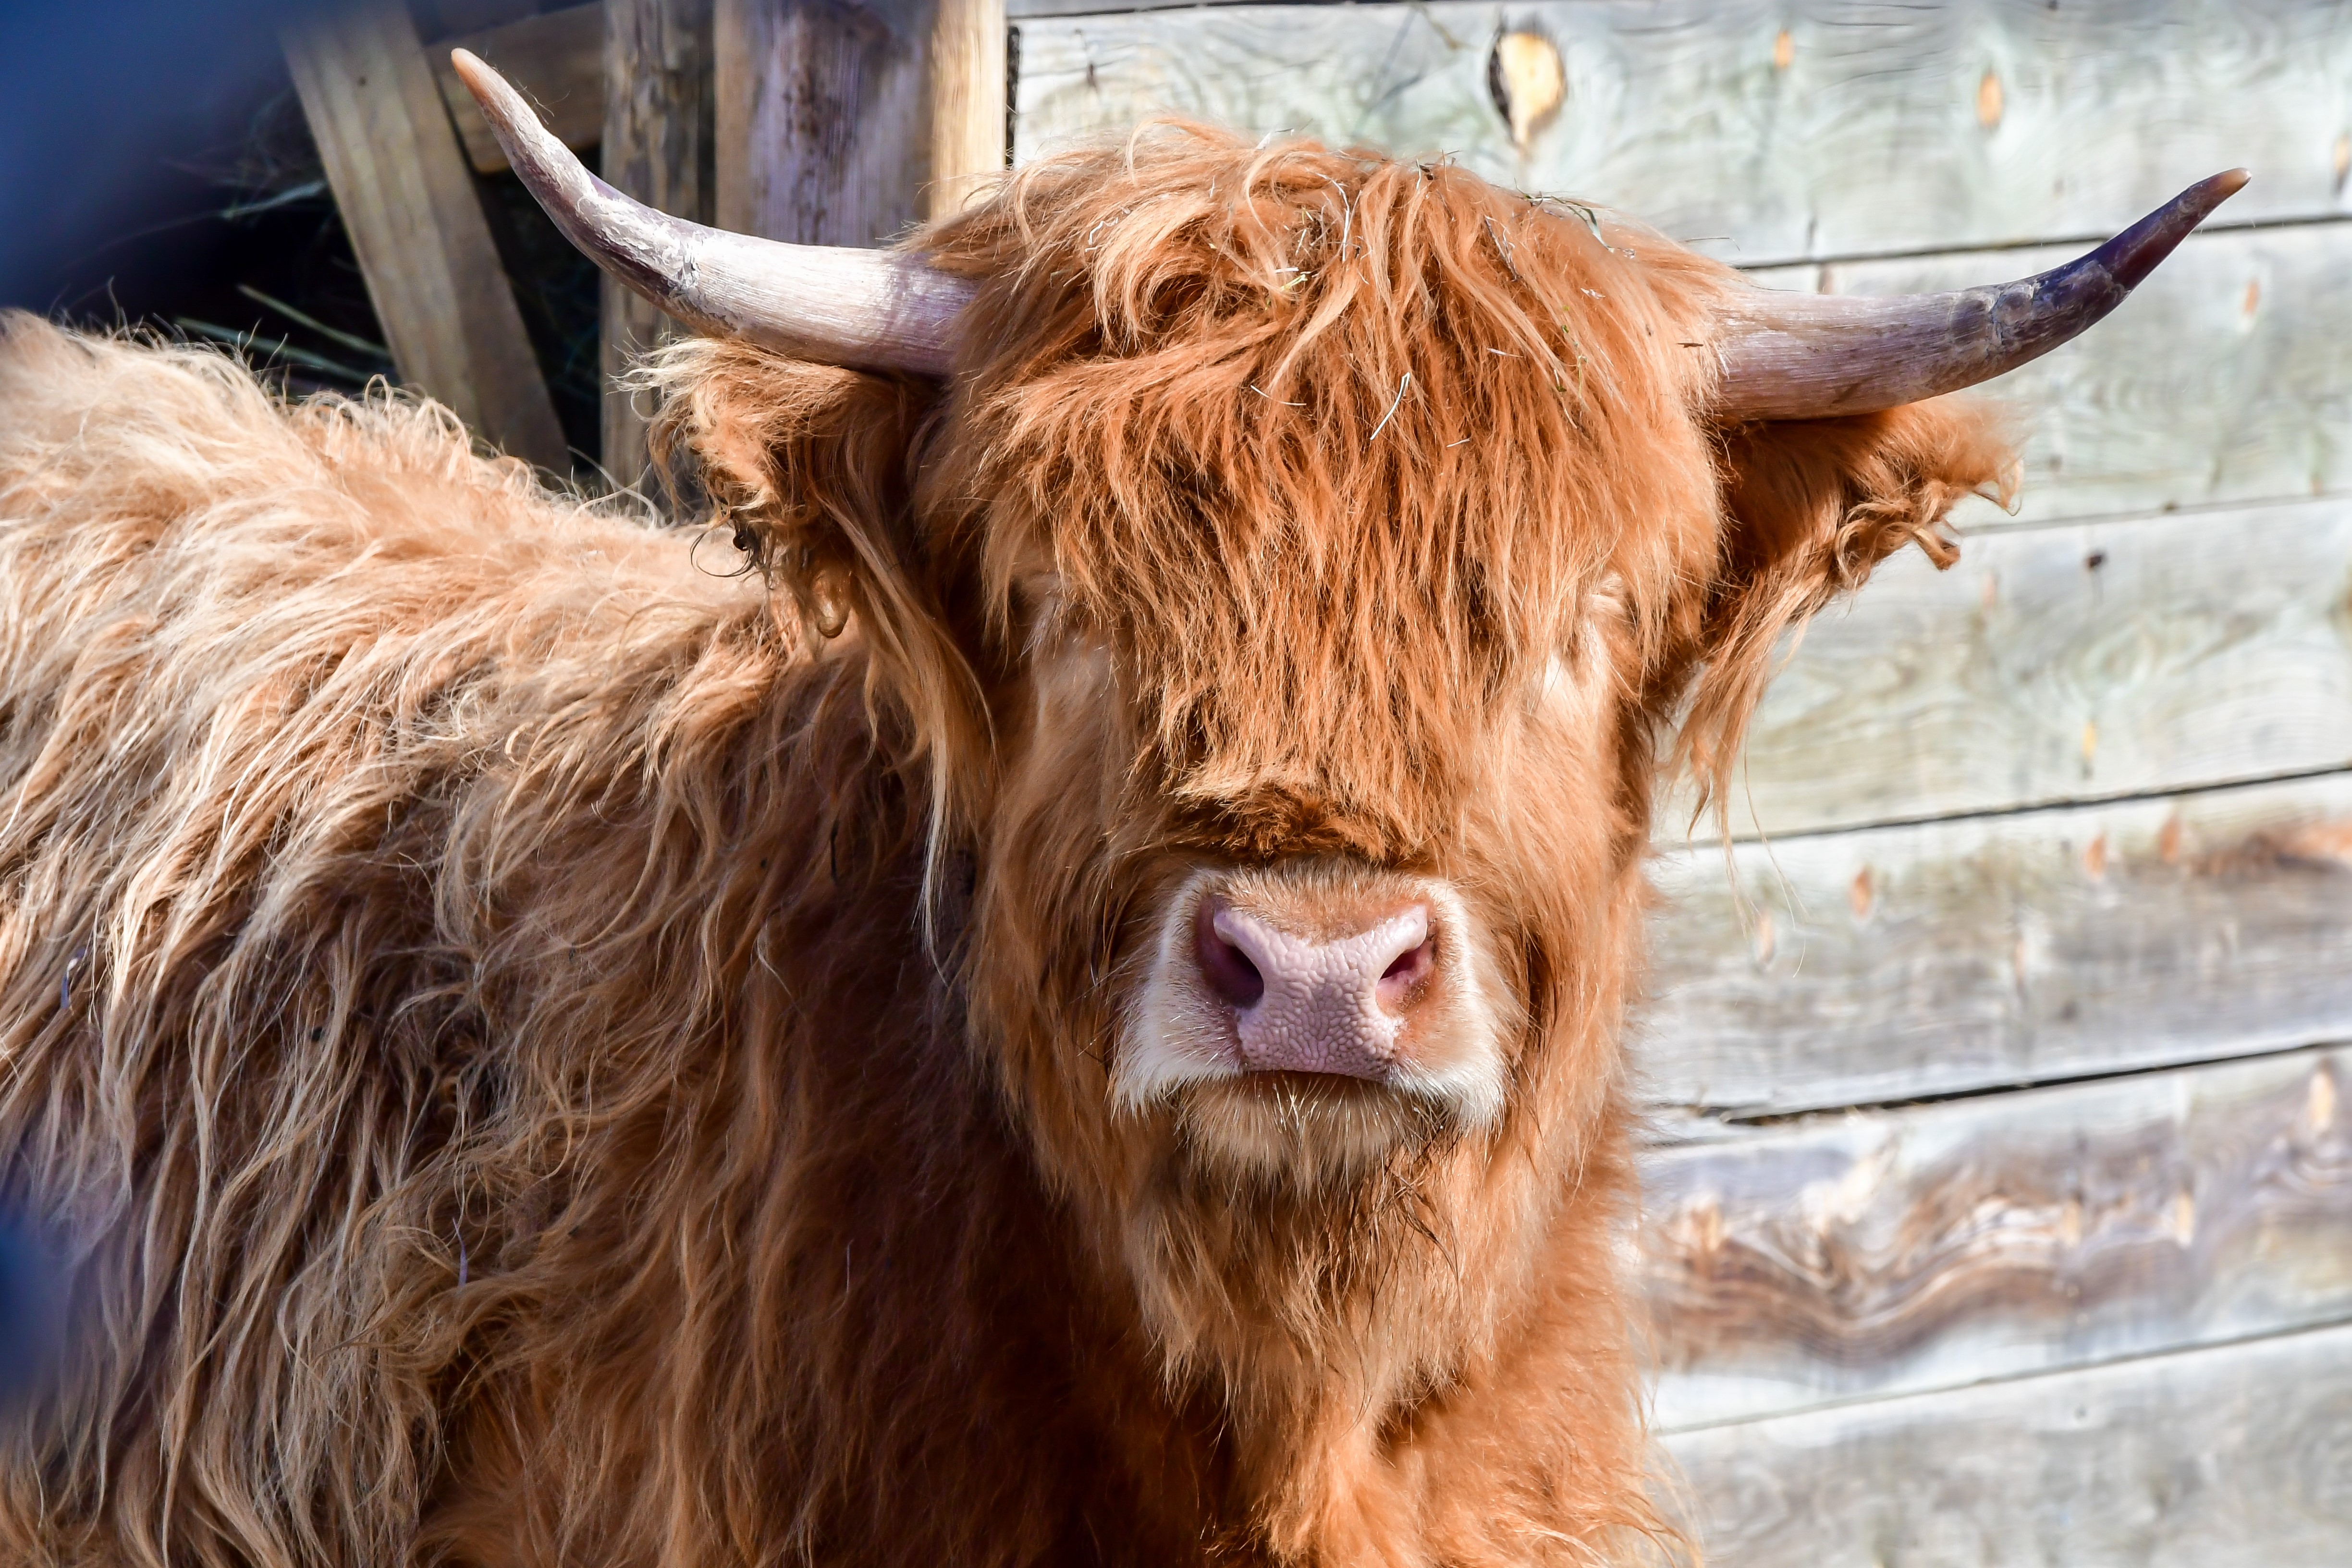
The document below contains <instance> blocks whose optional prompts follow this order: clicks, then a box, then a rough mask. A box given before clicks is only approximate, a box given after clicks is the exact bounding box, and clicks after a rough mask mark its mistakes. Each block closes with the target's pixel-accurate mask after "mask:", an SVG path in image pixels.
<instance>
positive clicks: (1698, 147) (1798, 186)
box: [1015, 0, 2352, 262]
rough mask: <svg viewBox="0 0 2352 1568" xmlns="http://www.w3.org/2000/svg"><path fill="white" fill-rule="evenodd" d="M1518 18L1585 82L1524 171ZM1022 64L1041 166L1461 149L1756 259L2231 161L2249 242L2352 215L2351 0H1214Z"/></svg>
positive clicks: (1935, 232) (2016, 233)
mask: <svg viewBox="0 0 2352 1568" xmlns="http://www.w3.org/2000/svg"><path fill="white" fill-rule="evenodd" d="M1095 9H1097V10H1099V11H1112V10H1116V9H1117V7H1114V6H1109V5H1100V6H1097V7H1095ZM1505 16H1507V18H1508V20H1509V22H1510V25H1511V26H1514V27H1533V28H1535V29H1537V30H1539V31H1542V32H1544V33H1546V34H1548V35H1549V37H1551V38H1552V39H1554V40H1556V41H1557V43H1558V45H1559V49H1560V54H1561V58H1562V63H1563V68H1564V72H1565V77H1566V85H1567V100H1566V103H1565V106H1564V108H1563V110H1562V111H1561V112H1560V113H1559V117H1558V118H1557V120H1556V121H1553V122H1552V124H1551V125H1550V126H1549V128H1548V129H1545V130H1543V131H1542V132H1539V133H1538V134H1537V135H1536V136H1535V137H1534V138H1533V139H1532V141H1531V142H1530V144H1529V146H1528V150H1527V153H1526V154H1525V155H1524V156H1522V154H1521V153H1520V152H1519V150H1518V149H1517V147H1515V146H1514V145H1513V143H1512V141H1511V138H1510V136H1509V133H1508V132H1507V128H1506V127H1505V124H1504V121H1503V118H1502V116H1501V115H1500V114H1499V113H1498V112H1497V110H1496V107H1495V104H1494V102H1493V101H1492V100H1491V99H1490V97H1489V94H1488V90H1487V58H1488V54H1489V51H1490V49H1491V48H1492V47H1493V43H1494V39H1495V37H1496V27H1497V26H1498V22H1499V21H1500V20H1501V19H1502V18H1504V17H1505ZM1021 65H1022V70H1021V81H1020V84H1019V88H1018V98H1017V102H1018V107H1019V118H1018V121H1017V127H1016V138H1015V147H1016V152H1017V154H1018V156H1019V157H1021V158H1023V159H1026V158H1029V157H1032V156H1034V155H1035V154H1036V153H1038V152H1040V151H1041V150H1045V149H1049V148H1051V147H1053V146H1054V145H1055V144H1058V143H1063V142H1068V141H1070V140H1072V139H1074V138H1080V137H1089V136H1098V135H1101V134H1104V133H1106V132H1125V131H1126V130H1127V129H1128V128H1129V126H1131V125H1132V124H1133V123H1134V122H1135V121H1138V120H1140V119H1142V118H1145V117H1146V116H1149V115H1151V114H1155V113H1167V112H1176V113H1181V114H1186V115H1191V116H1193V117H1196V118H1201V119H1207V120H1213V121H1223V122H1226V123H1230V124H1233V125H1234V126H1237V127H1240V128H1242V129H1244V130H1248V131H1251V132H1265V131H1273V130H1278V129H1290V130H1297V131H1301V132H1309V133H1313V134H1317V135H1320V136H1322V137H1325V138H1327V139H1330V140H1335V141H1339V142H1360V143H1369V144H1373V145H1378V146H1381V147H1384V148H1386V149H1388V150H1389V151H1391V152H1393V153H1400V154H1423V153H1442V152H1452V153H1455V154H1456V155H1457V156H1458V157H1459V158H1460V159H1461V160H1462V162H1464V163H1466V164H1467V165H1469V166H1470V167H1473V168H1475V169H1476V170H1478V171H1479V172H1480V173H1481V174H1486V175H1487V176H1489V177H1490V178H1494V179H1496V180H1500V181H1503V182H1505V183H1507V184H1516V185H1520V186H1524V187H1526V188H1528V189H1531V190H1543V191H1551V192H1556V193H1563V194H1573V195H1576V196H1578V197H1580V198H1581V199H1585V200H1591V201H1598V202H1601V203H1604V204H1606V205H1612V206H1618V207H1622V209H1624V210H1625V211H1628V212H1631V213H1635V214H1638V215H1640V216H1643V217H1644V218H1646V219H1648V220H1649V221H1651V222H1653V223H1654V224H1657V225H1658V226H1661V227H1662V228H1664V230H1665V231H1666V232H1667V233H1669V234H1671V235H1674V236H1675V237H1678V238H1683V239H1687V240H1691V241H1694V242H1696V243H1699V244H1701V245H1702V246H1703V247H1706V248H1709V249H1713V250H1715V251H1717V253H1718V254H1722V255H1725V256H1727V257H1728V258H1732V259H1735V260H1740V261H1744V262H1767V261H1773V260H1780V259H1788V258H1827V257H1843V256H1855V255H1873V254H1888V253H1893V252H1900V251H1917V250H1937V249H1944V248H1948V247H1961V246H1980V245H1997V244H2019V243H2029V242H2032V241H2035V240H2041V239H2048V238H2054V237H2060V236H2082V235H2090V234H2096V233H2105V232H2107V231H2109V230H2112V229H2114V228H2116V227H2118V226H2121V225H2123V224H2125V223H2127V222H2129V221H2130V220H2131V219H2132V218H2134V217H2136V216H2138V215H2139V214H2140V213H2143V212H2145V211H2147V209H2148V208H2150V207H2152V206H2154V205H2156V204H2157V203H2158V202H2159V201H2161V200H2163V199H2164V198H2165V197H2167V196H2168V195H2171V194H2172V193H2173V192H2174V191H2176V190H2178V189H2179V187H2181V186H2182V185H2184V184H2188V183H2189V181H2190V180H2193V179H2197V178H2200V177H2201V176H2203V175H2205V174H2211V173H2212V172H2214V171H2215V170H2217V169H2224V168H2228V167H2231V166H2232V165H2234V164H2246V165H2250V166H2252V168H2253V169H2254V170H2255V171H2256V174H2257V178H2256V181H2255V183H2254V184H2253V185H2252V187H2251V188H2250V189H2249V190H2248V191H2246V192H2245V193H2244V194H2243V195H2241V196H2240V197H2239V198H2238V200H2237V202H2236V203H2234V204H2233V205H2232V206H2231V209H2230V212H2229V216H2230V219H2231V221H2232V222H2238V223H2244V222H2250V221H2252V220H2255V219H2258V218H2263V219H2271V218H2283V217H2295V218H2305V217H2312V216H2323V215H2331V216H2332V215H2343V214H2347V213H2352V198H2347V191H2346V179H2345V169H2344V166H2343V164H2342V163H2340V162H2339V160H2338V149H2339V143H2338V141H2337V138H2338V137H2339V136H2340V135H2342V134H2343V133H2344V132H2345V131H2346V129H2347V124H2352V5H2347V4H2344V3H2342V0H2255V3H2252V4H2241V3H2238V0H2068V4H2066V5H2063V6H2055V5H2050V4H2049V3H2048V0H1954V3H1952V4H1948V5H1892V4H1885V3H1884V0H1797V3H1794V4H1790V3H1789V0H1547V3H1540V4H1534V5H1514V6H1511V7H1508V8H1507V10H1505V11H1497V10H1496V8H1495V7H1494V6H1492V5H1486V4H1484V3H1483V0H1439V3H1435V4H1428V5H1420V4H1416V5H1328V6H1326V5H1303V6H1302V5H1288V6H1276V5H1267V6H1255V5H1252V6H1215V7H1211V8H1203V9H1194V10H1185V11H1157V10H1155V11H1149V12H1143V13H1140V14H1135V15H1129V16H1109V15H1097V16H1064V17H1052V18H1045V17H1032V18H1029V19H1025V20H1024V21H1023V22H1022V24H1021Z"/></svg>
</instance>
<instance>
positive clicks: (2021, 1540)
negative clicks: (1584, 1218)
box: [1665, 1327, 2352, 1568]
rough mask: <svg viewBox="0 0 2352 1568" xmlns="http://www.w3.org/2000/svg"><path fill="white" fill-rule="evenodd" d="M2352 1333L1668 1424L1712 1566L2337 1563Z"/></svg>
mask: <svg viewBox="0 0 2352 1568" xmlns="http://www.w3.org/2000/svg"><path fill="white" fill-rule="evenodd" d="M2347 1445H2352V1327H2339V1328H2330V1329H2320V1330H2314V1331H2310V1332H2306V1333H2299V1334H2286V1335H2282V1336H2280V1337H2278V1338H2276V1339H2264V1340H2253V1341H2249V1342H2244V1343H2241V1344H2232V1345H2222V1346H2218V1347H2215V1348H2213V1349H2210V1350H2200V1351H2190V1352H2184V1353H2181V1354H2179V1355H2169V1356H2160V1357H2156V1358H2153V1359H2148V1360H2132V1361H2124V1362H2118V1363H2113V1364H2111V1365H2106V1366H2099V1367H2092V1368H2088V1369H2085V1370H2084V1371H2080V1372H2072V1373H2060V1374H2053V1375H2052V1376H2047V1377H2029V1378H2021V1379H2017V1380H2015V1381H2010V1382H1996V1383H1988V1384H1982V1385H1980V1386H1978V1387H1975V1388H1965V1389H1955V1390H1953V1391H1951V1392H1949V1393H1942V1394H1920V1395H1916V1396H1914V1397H1911V1398H1908V1399H1892V1400H1872V1401H1865V1402H1864V1403H1862V1404H1859V1405H1843V1406H1835V1407H1832V1408H1830V1409H1826V1410H1815V1411H1808V1412H1806V1413H1805V1414H1803V1415H1786V1416H1780V1417H1777V1418H1774V1419H1771V1420H1765V1421H1749V1422H1740V1423H1738V1424H1735V1425H1729V1426H1714V1427H1709V1428H1707V1429H1706V1430H1704V1431H1698V1432H1691V1433H1686V1434H1685V1435H1683V1436H1678V1437H1675V1438H1672V1439H1670V1440H1669V1441H1668V1442H1667V1444H1666V1446H1665V1447H1666V1451H1667V1453H1668V1455H1669V1456H1670V1457H1671V1458H1672V1459H1673V1460H1674V1461H1675V1464H1676V1465H1677V1466H1678V1467H1679V1468H1680V1470H1681V1472H1682V1476H1683V1482H1684V1484H1683V1486H1682V1488H1681V1491H1682V1493H1683V1495H1684V1497H1685V1499H1686V1500H1687V1502H1688V1504H1689V1506H1690V1510H1691V1512H1692V1513H1693V1514H1694V1515H1695V1516H1696V1518H1695V1523H1696V1527H1697V1531H1696V1532H1697V1535H1698V1538H1699V1542H1700V1543H1701V1544H1702V1545H1703V1546H1704V1547H1705V1549H1706V1558H1707V1561H1708V1562H1710V1563H1720V1564H1723V1565H1724V1568H1946V1565H1948V1564H1952V1563H1987V1564H1991V1563H2000V1564H2020V1565H2022V1564H2027V1563H2067V1564H2072V1565H2079V1568H2126V1565H2128V1568H2333V1565H2334V1564H2337V1563H2342V1562H2343V1561H2344V1560H2345V1543H2346V1542H2347V1541H2352V1452H2347Z"/></svg>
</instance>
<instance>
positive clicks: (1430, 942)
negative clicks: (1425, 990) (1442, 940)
mask: <svg viewBox="0 0 2352 1568" xmlns="http://www.w3.org/2000/svg"><path fill="white" fill-rule="evenodd" d="M1436 967H1437V938H1436V937H1435V936H1427V937H1423V939H1422V940H1421V941H1420V942H1418V943H1417V944H1415V945H1414V946H1412V947H1409V948H1406V949H1405V950H1404V951H1403V952H1400V953H1398V954H1397V955H1396V957H1395V958H1394V959H1393V960H1391V962H1390V963H1389V966H1388V967H1387V968H1386V969H1384V970H1382V971H1381V981H1380V996H1381V1005H1384V1006H1388V1007H1396V1006H1400V1005H1402V1004H1403V1003H1405V1002H1407V1001H1409V1000H1411V998H1412V994H1413V992H1414V991H1416V990H1418V989H1419V988H1420V985H1421V983H1422V982H1423V981H1424V980H1426V979H1428V978H1429V975H1430V972H1431V971H1432V970H1434V969H1435V968H1436Z"/></svg>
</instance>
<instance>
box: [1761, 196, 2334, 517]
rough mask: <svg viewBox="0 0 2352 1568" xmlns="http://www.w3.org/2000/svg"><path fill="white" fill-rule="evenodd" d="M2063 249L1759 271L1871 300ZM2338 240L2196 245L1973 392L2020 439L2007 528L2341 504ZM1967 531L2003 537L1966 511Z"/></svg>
mask: <svg viewBox="0 0 2352 1568" xmlns="http://www.w3.org/2000/svg"><path fill="white" fill-rule="evenodd" d="M2080 253H2081V252H2080V248H2079V247H2074V246H2042V247H2032V248H2028V249H2023V250H2012V251H1994V252H1988V253H1979V254H1976V255H1969V256H1948V257H1934V258H1917V259H1910V260H1900V261H1874V262H1864V263H1853V264H1848V265H1843V266H1832V267H1802V268H1772V269H1768V270H1759V273H1758V274H1757V279H1758V281H1759V282H1763V283H1768V284H1770V285H1772V286H1774V287H1780V288H1794V289H1825V290H1827V291H1831V292H1836V293H1858V294H1886V293H1905V292H1915V291H1920V290H1930V289H1958V288H1968V287H1971V286H1973V285H1976V284H1979V283H1987V282H1994V281H1999V280H2000V279H2008V278H2017V277H2022V276H2025V275H2027V274H2029V273H2032V272H2035V271H2038V270H2040V269H2042V268H2047V267H2053V266H2055V265H2057V264H2058V263H2059V262H2061V261H2063V260H2066V259H2068V258H2072V257H2074V256H2076V255H2079V254H2080ZM2347 341H2352V224H2339V223H2324V224H2307V225H2303V226H2296V227H2290V228H2279V229H2266V230H2252V231H2247V230H2240V231H2234V232H2224V233H2220V234H2210V235H2200V236H2198V237H2195V238H2192V239H2191V240H2189V243H2188V244H2186V245H2185V246H2183V247H2181V248H2180V249H2179V251H2178V252H2176V253H2175V254H2174V255H2173V257H2172V258H2171V259H2170V260H2168V261H2167V262H2166V263H2165V264H2164V265H2163V266H2162V267H2160V268H2158V269H2157V271H2156V273H2155V275H2154V276H2153V277H2151V278H2149V279H2148V280H2147V282H2145V283H2143V284H2142V285H2141V286H2140V288H2139V290H2138V292H2137V294H2136V295H2134V297H2133V298H2132V299H2131V300H2129V301H2127V302H2126V304H2125V305H2124V306H2123V308H2122V309H2121V310H2117V311H2116V313H2115V315H2114V316H2112V317H2110V318H2109V319H2108V320H2107V321H2104V322H2102V323H2101V324H2100V325H2099V326H2098V327H2096V328H2095V329H2094V330H2093V331H2090V332H2088V333H2085V334H2084V336H2083V337H2082V338H2081V339H2079V340H2077V341H2076V342H2074V343H2071V344H2069V345H2068V346H2066V347H2065V348H2063V349H2061V350H2059V351H2058V352H2057V353H2053V354H2051V355H2049V356H2047V357H2045V358H2043V359H2041V360H2037V361H2036V362H2034V363H2032V364H2030V365H2028V366H2026V367H2025V368H2024V369H2023V370H2021V371H2018V372H2016V373H2015V374H2011V375H2008V376H2004V377H2002V378H2001V379H2000V380H1998V381H1996V382H1993V383H1991V384H1990V385H1988V386H1987V387H1986V388H1985V391H1984V394H1983V395H1988V396H1990V397H1991V398H1993V399H1994V400H1995V401H1997V402H1999V403H2001V404H2003V405H2006V406H2008V407H2010V408H2011V409H2014V410H2015V411H2016V413H2017V416H2018V422H2019V425H2020V427H2021V430H2022V432H2023V433H2024V435H2025V444H2024V458H2025V463H2026V468H2025V489H2024V496H2023V500H2022V504H2021V507H2020V510H2019V515H2020V517H2021V518H2022V519H2025V520H2028V521H2046V520H2055V519H2059V518H2068V517H2090V516H2100V515H2118V514H2124V513H2129V512H2153V511H2159V510H2166V509H2168V508H2179V507H2191V506H2210V505H2215V504H2222V503H2228V502H2233V501H2251V500H2270V499H2275V498H2283V497H2288V496H2296V497H2302V496H2311V495H2315V494H2320V493H2327V492H2341V491H2346V490H2352V361H2347V358H2346V356H2345V354H2344V353H2343V352H2342V349H2341V345H2342V344H2343V343H2344V342H2347ZM1959 516H1960V517H1961V519H1962V521H1964V523H1968V524H1971V525H1976V524H1989V523H1993V522H1997V521H2001V520H2000V514H1999V512H1998V511H1996V510H1994V509H1993V508H1992V507H1990V505H1977V504H1971V505H1970V506H1969V507H1968V508H1966V509H1964V510H1962V511H1961V513H1960V514H1959Z"/></svg>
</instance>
